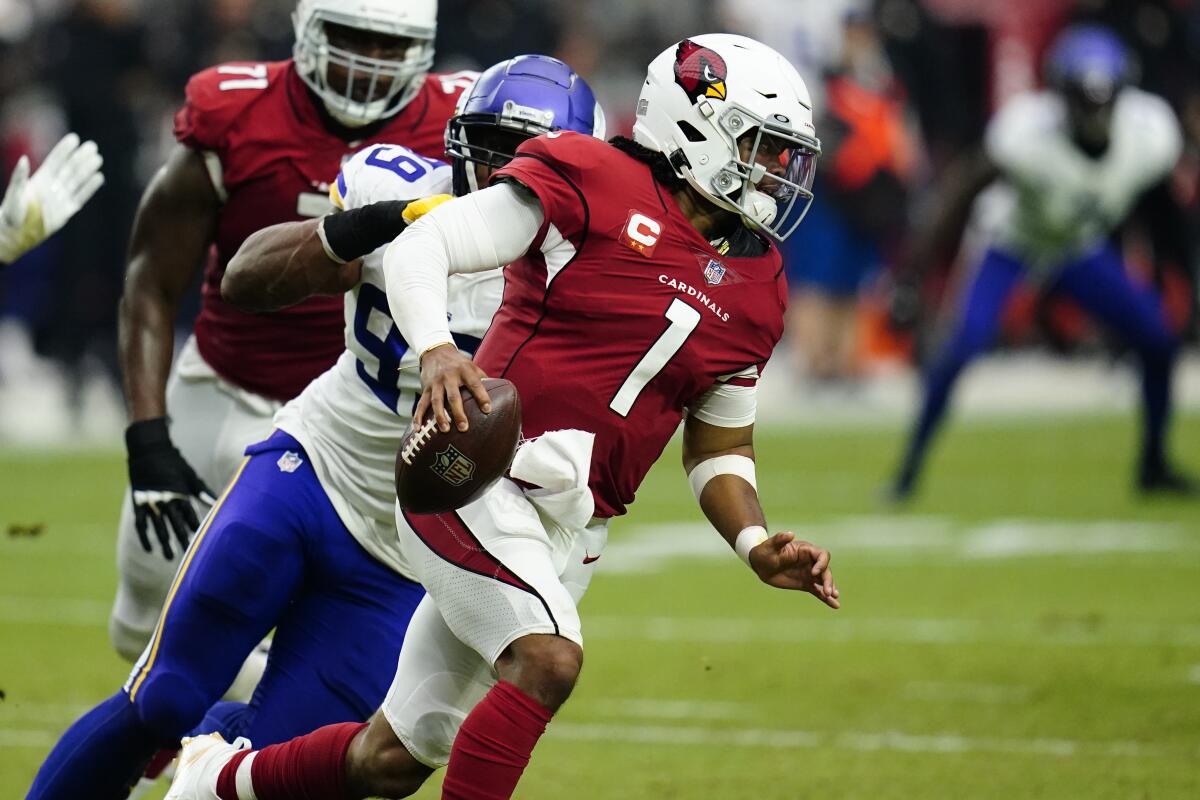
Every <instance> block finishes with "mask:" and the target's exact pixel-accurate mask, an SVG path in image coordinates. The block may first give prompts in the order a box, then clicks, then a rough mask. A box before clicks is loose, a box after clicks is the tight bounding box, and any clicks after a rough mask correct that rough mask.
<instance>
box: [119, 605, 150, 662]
mask: <svg viewBox="0 0 1200 800" xmlns="http://www.w3.org/2000/svg"><path fill="white" fill-rule="evenodd" d="M153 634H154V626H153V625H151V626H150V627H148V628H143V627H140V626H134V625H130V624H129V623H127V622H126V621H125V620H123V619H121V618H120V617H119V616H118V615H117V611H116V609H113V613H112V614H111V615H110V616H109V618H108V639H109V641H110V642H112V646H113V649H114V650H116V651H117V655H119V656H120V657H121V658H123V659H125V660H126V661H128V662H129V663H131V664H133V663H136V662H137V660H138V657H139V656H141V654H142V653H143V652H144V651H145V649H146V645H147V644H149V643H150V637H151V636H152V635H153Z"/></svg>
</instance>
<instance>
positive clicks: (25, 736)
mask: <svg viewBox="0 0 1200 800" xmlns="http://www.w3.org/2000/svg"><path fill="white" fill-rule="evenodd" d="M58 737H59V734H57V733H55V732H53V731H46V730H22V729H19V728H0V747H8V748H29V749H31V750H49V749H50V748H51V747H53V746H54V743H55V742H57V741H58Z"/></svg>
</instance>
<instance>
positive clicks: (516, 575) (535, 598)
mask: <svg viewBox="0 0 1200 800" xmlns="http://www.w3.org/2000/svg"><path fill="white" fill-rule="evenodd" d="M403 522H404V523H406V524H401V523H400V521H399V520H398V528H399V529H400V531H401V538H402V540H403V541H404V542H405V553H406V555H408V556H409V558H410V560H412V561H413V562H414V569H416V570H417V572H418V574H419V576H420V578H421V581H422V583H424V584H425V588H426V590H427V591H428V592H429V595H430V597H431V598H433V601H434V603H435V604H436V606H437V608H438V611H439V612H440V614H441V616H442V618H443V619H444V620H445V622H446V625H447V627H448V628H449V629H450V631H451V632H452V633H453V634H454V636H455V637H457V638H458V639H459V640H460V641H461V642H463V643H464V644H466V645H467V646H468V647H470V648H471V649H472V650H474V651H475V652H476V653H478V654H479V655H480V656H481V657H482V658H483V660H484V662H485V663H488V664H493V665H494V666H495V669H496V672H497V675H498V677H499V679H500V680H499V681H498V682H497V683H496V684H495V685H494V686H493V687H492V688H491V689H489V690H488V693H487V694H486V695H485V696H484V697H483V699H482V700H480V701H479V702H478V703H476V704H475V706H474V708H472V709H471V711H470V713H469V714H468V715H467V716H466V718H465V719H464V720H463V722H462V725H461V727H460V728H459V730H458V734H457V736H456V737H455V738H454V740H453V746H452V748H451V751H450V757H449V762H448V764H447V768H446V775H445V779H444V780H443V782H442V796H443V798H450V799H452V800H458V799H459V798H472V799H473V800H493V799H496V800H499V799H500V798H508V797H511V796H512V792H513V791H514V789H515V788H516V785H517V782H518V781H519V780H520V777H521V775H522V773H523V772H524V770H525V766H526V765H527V764H528V762H529V758H530V756H531V754H532V752H533V748H534V746H535V745H536V744H537V742H538V740H539V739H540V738H541V735H542V733H543V732H544V731H545V729H546V725H547V724H548V723H549V722H550V719H551V717H552V716H553V714H554V713H555V712H556V711H557V710H558V708H559V707H560V706H561V705H562V704H563V703H564V702H565V701H566V699H567V697H568V696H569V695H570V693H571V691H572V689H573V688H574V686H575V681H576V680H577V678H578V676H579V671H580V669H581V668H582V665H583V649H582V646H583V636H582V632H581V629H580V623H579V614H578V611H577V609H576V606H575V604H576V602H577V601H578V600H579V597H580V596H581V595H582V593H583V590H584V589H585V588H586V585H587V581H588V578H589V577H590V574H591V567H590V566H588V567H584V566H581V565H576V564H574V562H575V561H579V562H582V560H583V555H582V553H579V552H577V550H578V548H579V547H584V548H585V549H586V547H587V546H591V547H592V549H593V554H599V552H600V548H601V547H602V546H603V541H602V540H598V541H595V542H588V541H585V540H586V538H587V537H588V536H589V534H591V533H592V531H591V529H588V530H585V531H582V532H571V531H566V530H563V529H556V531H555V541H554V542H552V541H551V539H550V537H549V535H548V534H547V532H546V529H545V527H544V526H543V525H544V523H543V521H542V520H541V518H539V516H538V514H537V512H536V511H535V510H534V509H533V507H532V506H531V505H530V504H529V502H528V500H527V499H526V498H525V496H524V495H523V494H522V493H521V492H520V490H519V489H518V488H517V487H516V485H515V484H513V483H512V482H510V481H507V480H501V481H500V482H499V483H497V484H496V486H494V487H493V488H492V489H491V490H489V492H488V493H487V494H486V495H485V496H484V498H483V499H482V500H480V501H478V502H476V503H472V504H471V505H469V506H467V507H466V508H464V509H462V510H461V511H460V512H459V513H457V514H442V515H439V516H436V517H415V516H408V515H406V516H405V518H404V520H403ZM601 533H602V531H601ZM572 538H573V542H571V544H573V545H574V546H575V549H574V550H572V549H571V548H570V547H567V548H566V552H564V548H563V546H562V545H561V542H562V541H564V540H570V539H572ZM567 571H570V572H572V573H573V574H572V575H571V576H570V578H569V582H570V584H571V586H572V587H573V588H568V585H567V581H568V578H567V576H566V575H565V573H566V572H567ZM581 572H582V573H586V575H583V576H582V577H581V575H580V573H581Z"/></svg>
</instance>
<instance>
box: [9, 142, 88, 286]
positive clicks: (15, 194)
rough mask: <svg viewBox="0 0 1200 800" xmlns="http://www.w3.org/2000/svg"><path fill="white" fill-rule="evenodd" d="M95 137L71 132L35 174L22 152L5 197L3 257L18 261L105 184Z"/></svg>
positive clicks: (60, 225) (55, 147)
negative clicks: (85, 137) (81, 140)
mask: <svg viewBox="0 0 1200 800" xmlns="http://www.w3.org/2000/svg"><path fill="white" fill-rule="evenodd" d="M103 163H104V159H102V158H101V157H100V151H99V150H98V149H97V148H96V143H95V142H84V143H83V144H80V143H79V137H78V136H76V135H75V134H73V133H68V134H67V135H66V136H64V137H63V138H62V140H61V141H59V143H58V144H56V145H54V149H53V150H51V151H50V155H48V156H46V160H45V161H44V162H42V166H41V167H39V168H38V171H37V172H35V173H34V174H33V177H32V178H31V177H30V176H29V159H28V158H27V157H26V156H21V160H20V161H18V162H17V166H16V168H14V169H13V173H12V178H11V179H10V180H9V182H8V189H7V190H6V191H5V192H4V200H3V201H0V263H12V262H13V261H16V260H17V259H18V258H20V257H21V255H22V254H24V253H25V252H26V251H28V250H30V249H32V248H34V247H36V246H37V245H39V244H41V243H42V242H44V241H45V240H46V239H47V238H49V237H50V236H52V235H53V234H54V233H55V232H57V231H58V229H59V228H61V227H62V226H63V225H66V224H67V220H69V219H70V218H71V217H73V216H74V215H75V212H76V211H78V210H79V209H81V208H83V204H84V203H86V202H87V201H88V200H89V199H90V198H91V196H92V195H94V194H95V193H96V190H97V189H99V188H100V187H101V186H103V185H104V175H102V174H101V173H100V167H101V165H102V164H103Z"/></svg>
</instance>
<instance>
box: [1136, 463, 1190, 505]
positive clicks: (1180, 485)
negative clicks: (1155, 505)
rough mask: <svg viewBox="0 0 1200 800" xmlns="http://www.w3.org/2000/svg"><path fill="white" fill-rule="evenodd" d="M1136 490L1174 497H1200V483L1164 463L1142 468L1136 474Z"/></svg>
mask: <svg viewBox="0 0 1200 800" xmlns="http://www.w3.org/2000/svg"><path fill="white" fill-rule="evenodd" d="M1138 490H1139V491H1141V492H1142V494H1156V495H1161V496H1174V497H1200V483H1197V482H1196V479H1195V478H1192V477H1191V476H1189V475H1186V474H1184V473H1182V472H1179V471H1178V470H1175V469H1174V468H1172V467H1169V466H1167V465H1165V464H1162V465H1159V466H1157V467H1153V468H1143V469H1142V471H1141V473H1140V474H1139V475H1138Z"/></svg>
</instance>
